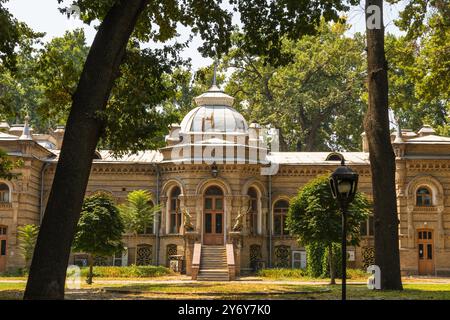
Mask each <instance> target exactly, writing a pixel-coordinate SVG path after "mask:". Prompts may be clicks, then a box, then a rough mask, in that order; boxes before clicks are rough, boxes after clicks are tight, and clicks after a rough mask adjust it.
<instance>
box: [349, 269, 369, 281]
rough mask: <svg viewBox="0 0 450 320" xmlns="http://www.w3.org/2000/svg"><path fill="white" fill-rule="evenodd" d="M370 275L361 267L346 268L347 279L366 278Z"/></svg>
mask: <svg viewBox="0 0 450 320" xmlns="http://www.w3.org/2000/svg"><path fill="white" fill-rule="evenodd" d="M369 276H370V274H368V273H367V272H366V271H365V270H362V269H347V279H367V278H368V277H369Z"/></svg>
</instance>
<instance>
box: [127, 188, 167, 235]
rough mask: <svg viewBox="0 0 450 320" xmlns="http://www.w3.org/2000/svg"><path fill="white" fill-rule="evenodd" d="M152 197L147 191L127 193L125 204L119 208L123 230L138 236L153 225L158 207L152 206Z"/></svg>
mask: <svg viewBox="0 0 450 320" xmlns="http://www.w3.org/2000/svg"><path fill="white" fill-rule="evenodd" d="M151 201H152V195H151V193H150V192H148V191H147V190H134V191H132V192H130V193H128V196H127V202H126V203H125V204H122V205H120V206H119V210H120V215H121V217H122V220H123V222H124V225H125V230H127V231H129V232H132V233H134V234H138V233H140V232H142V231H143V230H145V228H146V227H148V226H151V225H152V224H153V218H154V215H155V213H156V212H158V211H159V206H152V205H151Z"/></svg>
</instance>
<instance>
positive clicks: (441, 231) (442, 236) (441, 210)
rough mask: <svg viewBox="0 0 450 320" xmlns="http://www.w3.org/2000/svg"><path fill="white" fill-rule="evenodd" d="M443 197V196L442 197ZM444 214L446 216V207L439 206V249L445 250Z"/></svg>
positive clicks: (437, 243)
mask: <svg viewBox="0 0 450 320" xmlns="http://www.w3.org/2000/svg"><path fill="white" fill-rule="evenodd" d="M440 197H442V196H440ZM443 214H444V206H443V205H439V206H438V207H437V223H438V232H437V242H436V245H437V248H438V249H445V229H444V223H443Z"/></svg>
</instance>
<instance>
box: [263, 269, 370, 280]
mask: <svg viewBox="0 0 450 320" xmlns="http://www.w3.org/2000/svg"><path fill="white" fill-rule="evenodd" d="M256 275H257V276H258V277H261V278H262V279H263V280H269V281H271V280H276V281H278V280H292V281H308V282H310V281H311V282H324V281H326V282H329V281H330V278H313V277H311V276H308V274H307V272H306V271H305V270H302V269H289V268H286V269H284V268H271V269H262V270H259V271H258V272H257V273H256ZM368 277H369V274H368V273H366V272H365V271H364V270H361V269H347V280H350V281H359V282H360V281H364V282H366V281H367V278H368Z"/></svg>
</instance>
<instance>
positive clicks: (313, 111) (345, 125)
mask: <svg viewBox="0 0 450 320" xmlns="http://www.w3.org/2000/svg"><path fill="white" fill-rule="evenodd" d="M347 28H348V26H347V25H345V24H340V23H335V24H329V23H327V22H325V20H322V21H321V24H320V26H319V27H318V28H317V34H316V35H310V36H304V37H303V38H301V39H300V40H296V41H293V40H288V39H285V40H284V41H283V46H282V51H283V52H285V53H286V54H288V55H291V56H292V57H293V58H292V61H291V62H289V63H288V64H286V65H283V66H273V65H271V64H268V63H265V61H264V59H261V58H260V57H258V56H254V55H252V54H251V53H250V52H247V51H245V49H243V48H245V46H244V45H243V43H244V40H243V36H242V35H240V34H235V36H234V44H235V46H234V47H233V49H232V50H231V51H230V53H229V54H228V55H227V56H225V58H224V66H225V67H226V68H232V70H234V72H233V73H232V75H231V77H230V79H229V80H230V81H229V83H228V84H227V87H226V91H228V93H230V94H231V95H233V96H234V97H235V98H236V104H235V105H236V107H237V108H239V109H240V111H242V113H243V114H244V115H245V117H246V118H247V120H249V121H251V122H253V121H255V122H259V123H261V124H263V125H267V124H271V125H273V126H275V127H277V128H279V129H280V131H281V140H282V141H281V146H282V148H283V149H285V150H295V151H321V150H329V149H335V150H336V149H337V150H356V149H358V148H359V146H360V134H361V133H362V117H363V114H364V110H365V103H364V101H363V100H362V99H361V97H362V93H363V91H364V78H365V61H364V55H363V52H364V42H363V40H364V39H363V38H362V37H361V36H359V35H357V36H355V37H354V38H349V37H346V36H345V35H344V32H345V31H346V30H347Z"/></svg>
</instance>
